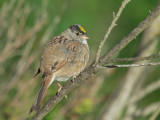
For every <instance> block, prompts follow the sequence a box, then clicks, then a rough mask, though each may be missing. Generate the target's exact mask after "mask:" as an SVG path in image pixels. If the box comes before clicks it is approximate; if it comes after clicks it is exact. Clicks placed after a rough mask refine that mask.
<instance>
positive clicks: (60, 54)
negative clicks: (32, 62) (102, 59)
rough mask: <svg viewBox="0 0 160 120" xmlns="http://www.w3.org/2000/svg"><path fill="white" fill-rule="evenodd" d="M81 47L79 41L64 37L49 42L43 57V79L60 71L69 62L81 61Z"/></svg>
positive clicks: (41, 67)
mask: <svg viewBox="0 0 160 120" xmlns="http://www.w3.org/2000/svg"><path fill="white" fill-rule="evenodd" d="M80 47H81V44H80V43H79V42H78V41H69V40H67V39H66V38H65V37H64V36H58V37H56V38H54V39H53V40H51V41H49V42H48V43H47V44H46V46H45V48H44V51H43V53H42V55H41V64H40V70H41V72H42V75H43V77H45V76H47V75H49V74H52V73H53V72H55V71H57V70H59V69H60V68H62V67H63V66H64V65H65V64H67V63H68V62H69V61H73V60H76V59H79V57H80V56H78V55H79V54H78V53H80V52H81V48H80Z"/></svg>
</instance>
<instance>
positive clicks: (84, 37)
mask: <svg viewBox="0 0 160 120" xmlns="http://www.w3.org/2000/svg"><path fill="white" fill-rule="evenodd" d="M82 38H83V39H86V40H87V39H90V37H89V36H88V35H87V34H84V35H83V36H82Z"/></svg>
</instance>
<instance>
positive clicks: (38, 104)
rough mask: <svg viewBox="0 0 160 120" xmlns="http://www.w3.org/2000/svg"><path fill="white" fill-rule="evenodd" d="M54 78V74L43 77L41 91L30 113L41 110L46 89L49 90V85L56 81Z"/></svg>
mask: <svg viewBox="0 0 160 120" xmlns="http://www.w3.org/2000/svg"><path fill="white" fill-rule="evenodd" d="M54 78H55V77H54V76H52V75H48V76H46V77H44V78H43V80H42V84H41V88H40V90H39V93H38V96H37V97H36V99H35V101H34V103H33V105H32V107H31V109H30V112H29V114H30V113H31V112H32V111H37V112H39V110H40V107H41V104H42V102H43V99H44V97H45V94H46V91H47V89H48V87H49V86H50V84H51V83H52V82H53V81H54Z"/></svg>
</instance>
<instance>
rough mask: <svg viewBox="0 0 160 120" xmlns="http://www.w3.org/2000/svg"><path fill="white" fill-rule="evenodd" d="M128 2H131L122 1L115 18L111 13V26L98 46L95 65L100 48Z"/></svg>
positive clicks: (128, 0) (127, 0)
mask: <svg viewBox="0 0 160 120" xmlns="http://www.w3.org/2000/svg"><path fill="white" fill-rule="evenodd" d="M130 1H131V0H124V1H123V2H122V4H121V7H120V8H119V10H118V12H117V14H116V16H115V14H114V13H113V20H112V23H111V25H110V26H109V28H108V30H107V31H106V34H105V35H104V38H103V40H101V43H100V45H99V47H98V51H97V54H96V61H95V64H97V63H98V60H99V58H100V53H101V50H102V47H103V45H104V43H105V41H106V40H107V38H108V36H109V34H110V33H111V31H112V29H113V28H114V27H115V26H116V22H117V20H118V18H119V17H120V15H121V13H122V11H123V9H124V8H125V6H126V5H127V4H128V3H129V2H130Z"/></svg>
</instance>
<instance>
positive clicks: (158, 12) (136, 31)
mask: <svg viewBox="0 0 160 120" xmlns="http://www.w3.org/2000/svg"><path fill="white" fill-rule="evenodd" d="M159 15H160V3H158V6H157V7H156V8H155V9H154V11H153V12H152V13H151V14H150V15H148V16H147V18H146V19H145V20H144V21H142V22H141V23H140V24H139V25H138V26H137V27H136V28H135V29H133V30H132V31H131V33H130V34H128V35H127V36H126V37H124V38H123V39H122V40H121V41H120V43H119V44H117V45H116V46H115V47H114V48H113V49H111V50H110V51H109V52H107V53H106V54H105V55H104V56H103V57H101V59H100V62H99V64H100V65H102V64H104V63H107V62H108V61H109V59H110V58H111V57H112V56H113V55H115V54H116V53H117V52H119V51H120V50H122V49H123V48H124V47H125V46H126V45H127V44H128V43H130V42H131V41H132V40H134V39H135V37H136V36H137V35H139V34H140V33H141V32H142V31H143V30H144V29H146V28H147V27H148V26H149V25H150V24H151V23H152V22H153V20H155V19H156V18H157V17H158V16H159Z"/></svg>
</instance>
